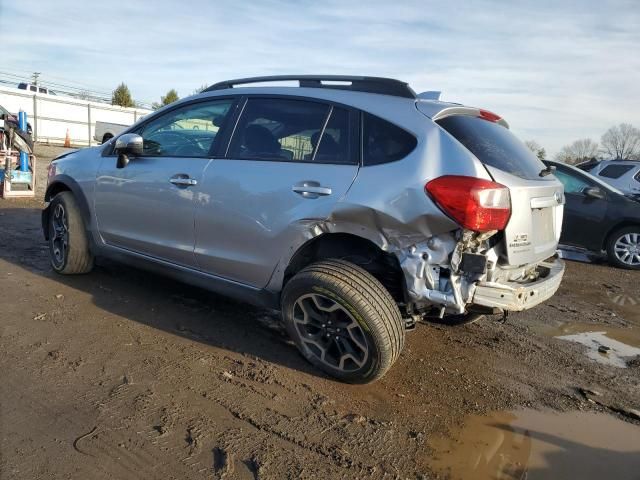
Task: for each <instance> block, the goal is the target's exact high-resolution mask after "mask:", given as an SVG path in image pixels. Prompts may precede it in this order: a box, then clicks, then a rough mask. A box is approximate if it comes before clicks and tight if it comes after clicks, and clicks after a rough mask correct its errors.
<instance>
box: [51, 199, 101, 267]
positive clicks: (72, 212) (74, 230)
mask: <svg viewBox="0 0 640 480" xmlns="http://www.w3.org/2000/svg"><path fill="white" fill-rule="evenodd" d="M48 228H49V257H50V260H51V266H52V267H53V269H54V270H55V271H56V272H58V273H62V274H65V275H72V274H77V273H88V272H90V271H91V270H92V269H93V255H92V254H91V251H90V250H89V241H88V238H87V231H86V230H85V227H84V222H83V221H82V216H81V214H80V209H79V208H78V205H77V203H76V200H75V198H74V197H73V194H72V193H71V192H61V193H59V194H57V195H56V196H55V197H53V200H51V205H50V206H49V225H48Z"/></svg>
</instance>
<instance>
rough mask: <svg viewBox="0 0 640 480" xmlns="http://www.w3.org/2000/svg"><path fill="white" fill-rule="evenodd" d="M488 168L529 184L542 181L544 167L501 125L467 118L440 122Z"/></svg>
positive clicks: (450, 118) (452, 117)
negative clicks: (528, 181) (518, 178)
mask: <svg viewBox="0 0 640 480" xmlns="http://www.w3.org/2000/svg"><path fill="white" fill-rule="evenodd" d="M437 123H438V124H439V125H440V126H441V127H442V128H444V129H445V130H446V131H447V132H449V133H450V134H451V135H452V136H453V137H454V138H455V139H456V140H458V141H459V142H460V143H461V144H462V145H464V146H465V147H466V148H467V150H469V151H470V152H471V153H473V154H474V155H475V156H476V157H477V158H478V160H480V161H481V162H482V163H484V164H485V165H489V166H491V167H495V168H498V169H500V170H502V171H504V172H507V173H510V174H512V175H516V176H518V177H521V178H524V179H528V180H540V179H541V178H540V172H541V171H542V170H543V169H544V168H545V166H544V164H543V163H542V162H541V161H540V160H539V159H538V158H537V157H536V156H535V154H534V153H533V152H532V151H531V150H529V148H527V146H526V145H525V144H524V143H522V142H521V141H520V140H518V138H517V137H516V136H515V135H514V134H513V133H511V132H510V131H509V129H508V128H505V127H503V126H502V125H500V124H498V123H494V122H490V121H488V120H484V119H482V118H477V117H472V116H468V115H454V116H451V117H446V118H443V119H442V120H438V122H437Z"/></svg>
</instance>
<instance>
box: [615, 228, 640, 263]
mask: <svg viewBox="0 0 640 480" xmlns="http://www.w3.org/2000/svg"><path fill="white" fill-rule="evenodd" d="M613 251H614V253H615V256H616V257H617V258H618V260H620V261H621V262H622V263H624V264H625V265H629V266H632V267H637V266H638V265H640V233H637V232H629V233H625V234H624V235H622V236H620V237H619V238H618V239H617V240H616V242H615V244H614V245H613Z"/></svg>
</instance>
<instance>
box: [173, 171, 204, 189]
mask: <svg viewBox="0 0 640 480" xmlns="http://www.w3.org/2000/svg"><path fill="white" fill-rule="evenodd" d="M169 183H173V184H174V185H178V186H179V187H192V186H194V185H197V184H198V181H197V180H195V179H193V178H189V177H188V176H187V175H184V174H179V175H174V176H173V177H171V178H170V179H169Z"/></svg>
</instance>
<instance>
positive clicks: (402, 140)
mask: <svg viewBox="0 0 640 480" xmlns="http://www.w3.org/2000/svg"><path fill="white" fill-rule="evenodd" d="M417 144H418V141H417V140H416V137H414V136H413V135H412V134H410V133H409V132H407V131H406V130H403V129H402V128H400V127H398V126H396V125H394V124H393V123H390V122H387V121H386V120H383V119H381V118H379V117H376V116H375V115H371V114H369V113H363V114H362V164H363V165H364V166H369V165H380V164H382V163H389V162H395V161H396V160H400V159H402V158H404V157H406V156H407V155H409V154H410V153H411V152H412V151H413V149H414V148H416V145H417Z"/></svg>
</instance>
